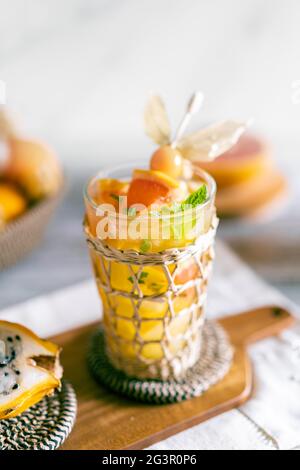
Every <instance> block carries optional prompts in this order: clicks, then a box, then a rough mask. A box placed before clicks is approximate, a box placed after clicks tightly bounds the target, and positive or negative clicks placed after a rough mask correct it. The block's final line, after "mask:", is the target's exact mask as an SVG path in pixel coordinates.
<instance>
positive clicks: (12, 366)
mask: <svg viewBox="0 0 300 470" xmlns="http://www.w3.org/2000/svg"><path fill="white" fill-rule="evenodd" d="M59 352H60V349H59V347H58V346H56V345H55V344H53V343H51V342H50V341H45V340H42V339H40V338H39V337H38V336H37V335H35V334H34V333H33V332H32V331H30V330H28V329H27V328H25V327H24V326H21V325H18V324H16V323H10V322H7V321H0V420H1V419H8V418H12V417H14V416H17V415H19V414H21V413H22V412H24V411H25V410H27V409H28V408H29V407H31V406H32V405H34V404H35V403H37V402H39V401H40V400H41V399H42V398H44V397H45V396H46V395H50V394H52V393H53V391H54V390H55V389H56V388H58V387H59V386H60V379H61V377H62V367H61V365H60V363H59Z"/></svg>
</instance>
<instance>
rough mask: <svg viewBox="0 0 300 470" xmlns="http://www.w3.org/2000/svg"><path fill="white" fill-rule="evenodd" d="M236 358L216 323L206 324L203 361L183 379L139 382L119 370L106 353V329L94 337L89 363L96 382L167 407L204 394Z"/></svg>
mask: <svg viewBox="0 0 300 470" xmlns="http://www.w3.org/2000/svg"><path fill="white" fill-rule="evenodd" d="M232 358H233V348H232V346H231V344H230V342H229V340H228V337H227V334H226V332H225V331H224V329H223V328H222V327H221V326H220V325H219V324H218V323H216V322H213V321H206V323H205V325H204V328H203V337H202V346H201V355H200V359H199V361H198V362H197V363H196V364H195V365H194V366H193V367H192V368H191V369H190V370H189V371H188V372H187V374H186V375H185V377H184V378H183V379H180V380H175V379H174V380H170V381H161V380H152V379H137V378H134V377H128V376H127V375H125V374H124V373H123V372H121V371H120V370H117V369H115V368H114V367H113V366H112V365H111V363H110V362H109V360H108V358H107V355H106V353H105V345H104V336H103V331H102V329H99V330H98V331H97V332H96V333H95V335H94V336H93V338H92V341H91V347H90V350H89V354H88V363H89V367H90V370H91V372H92V374H93V376H94V377H95V379H96V380H97V381H98V382H100V383H101V384H102V385H104V386H106V387H107V388H109V389H110V390H112V391H114V392H117V393H119V394H121V395H125V396H126V397H129V398H133V399H135V400H138V401H142V402H147V403H156V404H164V403H176V402H180V401H183V400H188V399H189V398H193V397H198V396H200V395H202V394H203V393H204V392H205V391H206V390H208V389H209V388H210V387H211V386H212V385H214V384H216V383H217V382H219V381H220V380H221V379H222V378H223V377H224V376H225V375H226V374H227V372H228V371H229V369H230V366H231V363H232Z"/></svg>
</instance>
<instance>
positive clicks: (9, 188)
mask: <svg viewBox="0 0 300 470" xmlns="http://www.w3.org/2000/svg"><path fill="white" fill-rule="evenodd" d="M26 206H27V201H26V199H25V197H24V196H23V194H22V193H21V192H20V191H19V190H18V189H17V188H16V187H15V186H14V185H12V184H9V183H0V220H2V221H3V222H9V221H10V220H12V219H15V218H16V217H18V216H19V215H21V214H22V213H23V212H24V211H25V209H26Z"/></svg>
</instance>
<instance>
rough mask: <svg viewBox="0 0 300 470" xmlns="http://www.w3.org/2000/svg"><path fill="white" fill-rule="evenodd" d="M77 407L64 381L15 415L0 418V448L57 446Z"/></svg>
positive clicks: (63, 436)
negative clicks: (40, 399) (1, 419)
mask: <svg viewBox="0 0 300 470" xmlns="http://www.w3.org/2000/svg"><path fill="white" fill-rule="evenodd" d="M76 411H77V400H76V395H75V392H74V390H73V387H72V386H71V385H70V384H69V383H67V382H65V381H64V382H63V383H62V388H61V391H60V392H55V393H54V395H52V396H50V397H45V398H43V400H42V401H40V402H39V403H37V404H36V405H34V406H32V407H31V408H29V410H27V411H25V412H24V413H22V414H21V415H20V416H17V417H16V418H11V419H8V420H3V421H0V450H55V449H57V448H58V447H60V446H61V445H62V444H63V442H64V441H65V439H66V438H67V437H68V435H69V434H70V432H71V431H72V428H73V425H74V422H75V418H76ZM0 459H1V457H0Z"/></svg>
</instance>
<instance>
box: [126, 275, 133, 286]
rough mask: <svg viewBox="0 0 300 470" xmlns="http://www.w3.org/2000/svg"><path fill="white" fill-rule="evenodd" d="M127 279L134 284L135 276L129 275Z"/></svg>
mask: <svg viewBox="0 0 300 470" xmlns="http://www.w3.org/2000/svg"><path fill="white" fill-rule="evenodd" d="M127 279H128V281H129V282H131V284H133V277H132V276H129V277H128V278H127Z"/></svg>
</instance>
